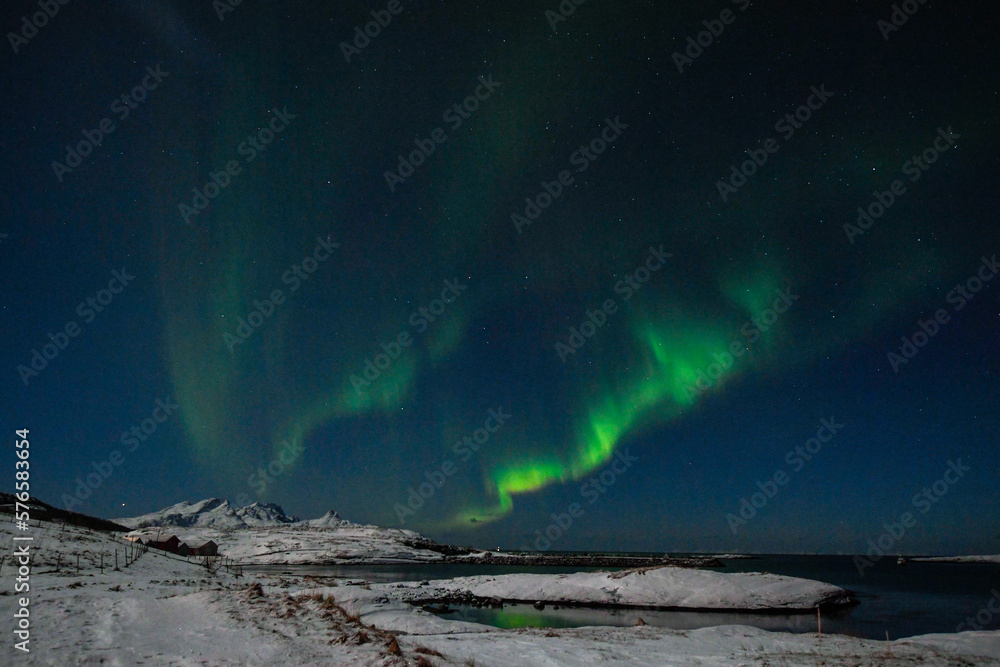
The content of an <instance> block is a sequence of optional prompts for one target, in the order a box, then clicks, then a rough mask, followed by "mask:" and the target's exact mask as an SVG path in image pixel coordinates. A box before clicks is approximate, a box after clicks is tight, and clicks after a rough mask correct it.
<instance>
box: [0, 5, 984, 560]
mask: <svg viewBox="0 0 1000 667" xmlns="http://www.w3.org/2000/svg"><path fill="white" fill-rule="evenodd" d="M578 1H579V0H578ZM43 4H44V3H43ZM51 4H52V5H53V6H56V7H58V12H57V13H56V14H55V15H54V16H52V17H51V18H49V17H45V16H44V15H41V14H39V15H37V16H35V15H36V14H37V13H38V12H40V11H42V10H40V9H39V7H38V5H37V4H36V3H35V2H24V1H20V0H19V1H16V2H8V3H5V5H4V9H3V22H2V26H3V30H4V32H5V34H6V40H5V41H6V42H7V44H5V45H4V47H3V48H4V49H5V51H4V53H3V56H2V65H0V66H2V70H0V72H2V73H0V77H2V78H0V82H2V83H0V85H2V90H3V92H4V99H5V102H6V103H5V104H4V105H3V112H2V113H3V116H4V118H3V123H2V125H0V161H2V163H3V174H4V179H3V186H2V190H0V203H2V208H0V215H2V221H0V233H2V236H0V266H2V271H0V280H2V306H0V307H2V322H3V333H4V335H3V341H4V342H3V345H2V348H0V350H2V352H0V354H2V363H0V369H2V370H3V381H2V385H0V386H2V388H0V404H2V406H3V410H2V417H0V421H2V424H3V429H4V432H5V433H6V434H8V435H9V436H10V437H9V438H8V439H13V432H14V430H15V429H21V428H28V429H30V434H31V447H32V450H31V451H32V458H31V475H32V476H31V484H32V486H31V491H32V493H33V494H35V495H37V496H38V497H39V498H41V499H43V500H46V501H48V502H50V503H53V504H56V505H59V506H61V507H68V508H70V509H74V510H76V511H80V512H85V513H88V514H94V515H99V516H105V517H115V516H134V515H137V514H141V513H145V512H149V511H153V510H157V509H160V508H162V507H164V506H167V505H170V504H173V503H176V502H180V501H182V500H191V501H195V500H199V499H202V498H206V497H212V496H215V497H225V498H228V499H229V500H230V501H231V502H233V503H236V504H249V503H251V502H255V501H262V502H265V501H266V502H276V503H279V504H280V505H282V506H283V507H284V508H285V510H286V511H288V512H289V513H294V514H296V515H298V516H300V517H305V518H311V517H314V516H319V515H321V514H322V513H323V512H325V511H327V510H328V509H331V508H333V509H336V510H337V511H339V512H340V514H341V516H343V517H345V518H349V519H351V520H354V521H358V522H367V523H376V524H380V525H386V526H402V527H405V528H412V529H415V530H418V531H420V532H422V533H424V534H426V535H428V536H430V537H433V538H435V539H438V540H442V541H450V542H455V543H460V544H472V545H476V546H480V547H484V548H493V547H495V546H503V547H506V548H538V549H554V550H563V549H567V550H570V549H600V550H635V551H682V552H683V551H699V550H719V551H730V550H733V551H754V552H804V553H860V552H864V551H866V550H868V549H869V548H870V545H869V540H872V541H873V542H877V541H878V540H879V538H880V537H883V541H884V542H885V541H887V540H886V539H885V538H884V534H886V533H887V532H893V531H895V532H896V537H894V538H893V544H892V546H891V548H889V549H887V551H889V552H891V553H893V554H895V553H898V552H902V553H977V552H979V553H982V552H989V553H997V552H1000V502H998V500H1000V483H998V482H1000V452H998V447H997V444H998V428H1000V418H998V409H997V405H998V401H1000V391H998V380H1000V375H998V374H1000V357H998V354H997V345H998V342H1000V299H998V295H1000V293H998V290H1000V284H998V283H1000V279H997V280H991V278H992V277H993V276H994V275H995V273H996V272H998V271H1000V267H998V266H997V264H996V257H997V254H1000V232H998V227H997V223H998V219H997V213H998V211H1000V194H998V187H997V183H998V177H1000V158H998V155H1000V153H998V149H1000V122H998V121H1000V115H998V111H1000V109H998V107H1000V81H998V78H997V57H996V49H997V38H996V34H997V23H996V21H995V19H994V18H993V14H994V11H995V8H994V7H993V6H992V5H991V4H990V3H975V4H967V3H958V4H953V3H925V4H919V3H918V2H916V0H910V2H907V3H902V4H901V5H897V7H900V8H899V9H898V10H896V13H895V19H896V22H897V23H899V24H900V25H899V26H896V25H894V24H893V23H892V20H893V15H894V8H893V5H892V3H890V2H888V1H886V2H872V3H857V2H844V3H820V4H819V5H816V6H813V5H809V6H806V5H803V4H802V3H792V2H787V1H771V2H752V3H751V2H748V1H747V0H733V1H730V0H716V1H715V2H710V3H658V2H606V1H601V0H590V1H588V2H584V3H582V4H579V5H578V6H577V5H576V4H574V3H573V2H571V1H570V0H565V1H564V2H562V5H561V7H562V12H563V13H564V14H565V15H563V14H560V13H559V12H560V4H559V3H558V2H557V0H548V1H546V2H538V1H520V2H517V1H515V2H496V3H489V4H480V3H469V2H451V3H443V2H418V1H410V0H393V1H392V2H371V3H359V2H350V3H339V2H338V3H308V2H282V3H275V2H267V3H265V2H259V1H256V0H244V1H243V2H242V3H240V4H238V5H237V6H235V7H230V6H229V4H228V3H224V2H221V1H217V2H215V3H214V4H213V3H212V2H210V1H209V0H202V1H200V2H185V3H182V2H168V1H167V0H149V1H138V0H137V1H126V0H121V2H99V3H96V2H95V3H84V2H81V1H78V2H70V3H69V4H66V5H58V4H57V3H55V2H54V1H53V2H52V3H51ZM317 4H329V7H328V8H319V7H316V6H315V5H317ZM902 5H905V9H907V10H909V12H910V13H911V14H912V15H907V14H906V13H905V12H904V9H903V8H902ZM25 16H27V17H28V19H24V18H23V17H25ZM33 16H34V18H32V17H33ZM903 18H905V19H906V21H905V23H904V22H903V20H902V19H903ZM26 21H27V23H26ZM32 21H35V22H37V23H38V24H42V25H41V27H38V28H36V27H35V25H33V24H32V23H31V22H32ZM379 21H381V23H382V24H384V25H380V24H379ZM366 30H367V31H368V35H366V34H365V31H366ZM713 33H717V34H713ZM369 35H374V36H369ZM689 38H690V41H689ZM699 42H700V44H699ZM859 208H860V211H859ZM13 451H14V450H13V447H10V448H8V451H7V453H5V454H4V455H3V457H2V458H0V464H2V465H3V466H4V467H3V470H7V471H9V474H8V473H4V472H2V470H0V476H2V478H3V479H4V480H5V481H4V482H3V487H4V488H5V489H6V488H7V487H11V490H12V489H13V485H14V481H13V479H14V458H13ZM907 512H909V513H910V514H909V516H910V517H911V518H912V519H913V520H912V521H908V520H907V521H904V519H903V517H904V515H905V514H906V513H907ZM904 523H905V524H909V525H904ZM893 524H898V526H895V527H894V525H893ZM900 526H901V527H902V534H900V533H899V530H900V528H899V527H900ZM546 532H547V533H548V537H545V534H546Z"/></svg>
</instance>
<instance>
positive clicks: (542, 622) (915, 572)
mask: <svg viewBox="0 0 1000 667" xmlns="http://www.w3.org/2000/svg"><path fill="white" fill-rule="evenodd" d="M623 555H625V554H623ZM632 555H643V556H645V555H650V554H632ZM654 555H656V554H654ZM658 555H662V554H658ZM725 564H726V567H724V568H722V569H720V570H717V571H719V572H772V573H774V574H783V575H788V576H793V577H804V578H806V579H814V580H817V581H825V582H827V583H831V584H835V585H837V586H841V587H843V588H847V589H850V590H852V591H854V592H855V593H856V595H857V597H858V599H859V600H860V602H861V603H860V604H859V605H857V606H856V607H854V608H852V609H850V610H847V611H845V612H842V613H839V614H835V615H834V614H827V615H824V617H823V619H822V623H823V632H824V633H839V634H848V635H853V636H856V637H864V638H868V639H882V640H884V639H885V638H886V633H888V634H889V638H890V639H898V638H900V637H909V636H912V635H920V634H927V633H935V632H955V630H956V628H957V627H958V625H959V624H960V623H962V622H963V621H965V620H966V619H967V618H969V617H972V618H973V619H974V618H975V617H976V615H977V613H978V614H980V621H979V623H980V624H981V625H982V627H983V628H984V629H989V630H996V629H1000V614H993V613H990V612H989V610H988V608H987V604H988V603H989V602H990V600H991V598H993V597H994V595H996V591H1000V565H998V564H980V563H914V562H910V563H908V564H906V565H904V566H899V565H897V564H896V559H895V558H888V557H887V558H883V559H882V560H881V561H879V562H878V563H876V564H875V565H874V566H873V567H871V568H868V569H866V570H865V573H864V576H860V575H859V574H858V571H857V569H856V568H855V566H854V563H853V561H852V559H851V557H850V556H787V555H768V556H760V557H759V558H757V559H754V560H726V561H725ZM260 569H264V568H260ZM598 569H609V568H577V567H569V568H567V567H526V566H498V565H434V564H428V565H409V564H408V565H350V566H332V567H312V566H300V567H287V566H283V567H276V568H266V570H267V571H288V572H293V573H294V574H297V575H305V574H322V575H327V576H339V577H344V578H347V579H353V580H366V581H371V582H394V581H419V580H423V579H447V578H450V577H464V576H473V575H486V574H491V575H495V574H508V573H514V572H547V573H560V572H579V571H581V570H598ZM997 605H998V603H997V602H994V603H993V606H994V608H997ZM639 617H642V619H643V621H644V622H646V623H647V624H650V625H658V626H663V627H670V628H675V629H692V628H699V627H706V626H713V625H726V624H731V623H738V624H742V625H753V626H756V627H761V628H765V629H768V630H783V631H788V632H815V631H816V617H815V616H814V615H811V614H805V615H799V614H795V615H758V614H724V613H688V612H646V611H634V610H628V611H625V610H620V611H605V610H594V609H559V610H553V609H552V608H551V607H547V608H546V609H544V610H542V611H538V610H536V609H534V608H532V607H531V606H529V605H507V606H505V607H504V609H477V608H475V607H462V608H459V609H458V610H457V611H456V612H455V613H452V614H448V615H447V618H454V619H457V620H469V621H475V622H479V623H487V624H489V625H495V626H499V627H526V626H537V627H579V626H584V625H635V623H636V621H637V620H638V618H639ZM983 619H988V622H987V623H985V624H983V623H982V621H983Z"/></svg>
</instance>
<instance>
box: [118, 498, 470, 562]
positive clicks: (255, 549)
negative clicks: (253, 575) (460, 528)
mask: <svg viewBox="0 0 1000 667" xmlns="http://www.w3.org/2000/svg"><path fill="white" fill-rule="evenodd" d="M117 523H119V524H121V525H123V526H127V527H129V528H132V529H133V530H132V532H130V533H129V534H128V536H129V537H151V538H154V539H161V538H165V537H166V536H167V535H170V534H174V535H177V537H178V538H180V540H181V541H182V542H186V543H188V544H195V545H197V544H203V543H205V542H207V541H209V540H212V541H214V542H215V543H216V544H218V545H219V552H220V553H222V554H224V555H226V556H229V557H230V558H233V559H235V560H237V561H238V562H241V563H248V564H249V563H253V564H266V563H287V564H291V563H338V562H340V563H343V562H351V561H358V560H367V561H381V562H389V561H396V562H398V561H438V560H442V559H443V558H444V554H445V553H465V552H466V551H471V550H463V549H461V548H457V549H458V550H457V551H456V548H455V547H445V546H442V545H439V544H437V543H435V542H433V541H432V540H429V539H427V538H426V537H423V536H422V535H420V534H419V533H415V532H413V531H412V530H403V529H399V528H380V527H379V526H363V525H360V524H356V523H353V522H351V521H347V520H346V519H342V518H340V515H339V514H337V513H336V512H334V511H333V510H330V511H329V512H327V513H326V514H324V515H323V516H321V517H319V518H318V519H311V520H308V521H302V520H299V519H298V518H296V517H293V516H289V515H287V514H285V511H284V510H283V509H282V508H281V507H279V506H278V505H275V504H274V503H254V504H252V505H247V506H246V507H236V508H234V507H232V506H231V505H230V504H229V501H228V500H222V499H220V498H208V499H206V500H201V501H199V502H196V503H189V502H186V501H185V502H181V503H177V504H176V505H171V506H170V507H167V508H164V509H162V510H160V511H158V512H151V513H149V514H144V515H142V516H137V517H131V518H126V519H118V520H117Z"/></svg>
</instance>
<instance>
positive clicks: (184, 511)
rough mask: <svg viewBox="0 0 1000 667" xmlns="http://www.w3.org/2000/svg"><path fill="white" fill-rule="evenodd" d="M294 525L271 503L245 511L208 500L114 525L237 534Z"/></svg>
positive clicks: (291, 517)
mask: <svg viewBox="0 0 1000 667" xmlns="http://www.w3.org/2000/svg"><path fill="white" fill-rule="evenodd" d="M297 521H298V519H297V518H296V517H293V516H288V515H287V514H285V511H284V510H283V509H281V507H279V506H278V505H275V504H274V503H254V504H252V505H247V506H246V507H237V508H233V507H232V506H231V505H230V504H229V501H228V500H222V499H219V498H208V499H206V500H202V501H199V502H197V503H189V502H187V501H184V502H181V503H177V504H176V505H171V506H170V507H167V508H165V509H162V510H160V511H158V512H151V513H149V514H143V515H142V516H137V517H131V518H126V519H120V520H119V521H118V522H117V523H120V524H121V525H123V526H128V527H129V528H151V527H160V526H171V527H178V528H195V527H197V528H216V529H218V530H236V529H239V528H260V527H262V526H281V525H285V524H290V523H295V522H297Z"/></svg>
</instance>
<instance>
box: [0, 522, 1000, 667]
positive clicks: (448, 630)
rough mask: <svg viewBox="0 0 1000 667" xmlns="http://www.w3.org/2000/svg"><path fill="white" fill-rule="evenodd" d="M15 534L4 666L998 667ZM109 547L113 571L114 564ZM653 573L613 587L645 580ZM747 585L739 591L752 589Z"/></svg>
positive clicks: (964, 639)
mask: <svg viewBox="0 0 1000 667" xmlns="http://www.w3.org/2000/svg"><path fill="white" fill-rule="evenodd" d="M18 534H19V535H22V536H23V535H32V536H33V537H34V538H35V539H34V540H33V542H32V543H31V550H32V552H33V554H34V556H35V557H34V559H33V562H32V572H31V582H30V583H31V590H30V592H29V593H28V595H29V596H30V599H31V602H30V607H29V609H30V619H31V633H32V634H31V643H30V645H29V646H30V649H31V652H30V653H27V654H22V653H20V652H19V651H16V650H15V649H14V648H13V639H12V630H13V627H14V622H13V613H14V611H15V609H16V608H17V606H18V602H17V597H19V596H21V595H24V594H23V593H20V594H17V595H15V594H14V593H13V570H12V566H11V561H12V559H11V553H12V551H13V547H12V546H11V545H13V540H12V537H13V526H12V525H11V524H10V523H9V522H8V521H7V520H6V519H5V518H0V543H2V544H3V545H4V547H3V548H4V554H5V555H6V558H5V564H4V566H3V569H2V570H0V579H2V580H3V582H4V583H3V589H2V590H0V618H4V619H7V620H6V621H5V623H6V624H7V629H6V630H4V632H3V636H4V637H5V640H4V641H5V642H6V646H5V647H4V648H3V656H4V658H3V660H2V661H0V664H20V663H24V664H32V665H34V664H38V665H60V666H63V665H88V664H109V665H137V664H147V665H195V664H197V665H274V664H288V665H352V666H359V665H362V666H363V665H376V666H389V665H412V666H416V667H428V666H429V665H434V666H437V667H444V666H446V665H448V666H451V665H464V666H469V665H477V666H479V667H487V666H494V665H495V666H500V665H503V666H504V667H511V666H519V665H525V666H531V667H536V666H544V665H569V666H573V665H581V666H582V665H587V666H588V667H589V666H590V665H594V664H628V665H789V666H792V665H841V664H856V665H973V664H975V665H1000V632H965V633H961V634H957V635H929V636H924V637H913V638H909V639H903V640H897V641H893V642H872V641H864V640H858V639H854V638H851V637H844V636H823V637H822V638H821V639H820V638H817V637H816V636H814V635H805V634H787V633H772V632H767V631H763V630H758V629H755V628H750V627H746V626H721V627H715V628H706V629H701V630H690V631H677V630H668V629H663V628H655V627H651V626H644V627H636V628H607V627H593V628H577V629H571V630H564V629H560V630H545V629H540V630H499V629H496V628H492V627H487V626H482V625H477V624H472V623H461V622H456V621H449V620H446V619H443V618H440V617H437V616H434V615H433V614H428V613H426V612H424V611H421V610H420V609H417V608H414V607H412V606H411V605H409V604H406V603H405V602H402V601H400V600H399V599H394V598H395V596H393V595H390V594H389V593H390V592H391V591H389V590H388V589H387V587H388V586H389V585H382V586H380V585H367V584H363V583H353V584H350V585H345V584H344V583H341V584H340V585H329V586H328V585H326V584H329V583H332V582H331V581H330V580H324V581H323V582H322V584H323V585H320V584H321V582H320V581H319V580H315V579H309V578H298V577H296V578H292V577H284V578H283V577H276V576H263V575H259V576H247V577H239V578H237V577H235V576H233V575H232V574H228V573H226V572H225V571H218V572H215V573H212V572H209V571H208V570H207V569H206V568H205V567H203V566H202V565H201V564H199V563H198V562H196V561H195V560H192V561H191V562H188V561H186V560H184V559H180V558H176V557H172V556H170V555H167V554H163V553H159V552H157V551H156V550H150V551H148V552H147V553H145V554H143V555H142V556H140V557H139V558H138V560H136V561H134V562H132V563H130V564H129V566H128V567H124V552H125V550H126V549H127V548H128V545H126V544H124V543H123V542H122V541H120V540H116V539H114V538H113V537H111V536H109V535H107V534H104V533H97V532H93V531H90V530H88V529H83V528H77V527H73V526H62V525H60V524H50V523H47V522H43V523H42V524H41V525H40V526H35V525H32V526H31V528H30V530H29V531H26V532H19V533H18ZM115 550H118V555H119V565H120V569H119V571H114V569H113V568H114V565H113V559H114V551H115ZM102 553H103V554H105V556H104V562H105V565H106V567H105V569H104V572H103V573H101V572H100V570H99V565H100V555H101V554H102ZM77 555H79V556H80V560H79V563H80V565H79V569H78V568H77V560H76V557H77ZM57 564H58V565H59V569H58V571H56V565H57ZM655 572H659V570H655V571H649V572H647V573H646V574H645V575H628V576H626V577H624V578H622V579H618V580H616V581H618V582H622V581H628V580H629V579H630V578H631V577H632V576H634V577H635V578H636V581H638V580H639V579H643V580H651V579H650V577H651V575H654V573H655ZM678 572H685V571H684V570H679V571H678ZM686 572H691V571H686ZM709 574H717V573H709ZM718 576H725V575H718ZM476 579H478V578H476ZM494 579H496V578H494ZM752 581H753V580H747V581H745V582H744V583H743V584H742V585H741V586H740V587H739V588H740V590H742V591H743V593H744V594H749V592H750V589H751V588H752V586H750V582H752ZM760 581H761V583H762V584H764V586H763V588H762V590H765V591H768V592H767V593H766V595H767V596H771V597H769V599H771V600H772V601H774V602H778V601H780V600H779V597H780V595H781V592H782V587H781V586H777V587H774V586H770V587H769V585H768V582H767V580H760ZM691 583H692V582H691V581H688V582H687V584H688V585H690V584H691ZM439 584H441V582H435V585H439ZM445 585H446V586H447V584H445ZM484 585H485V584H484ZM824 586H825V585H824ZM409 588H411V585H410V584H404V585H403V587H401V588H398V589H397V590H398V591H400V593H401V594H402V593H405V592H406V591H407V590H408V589H409ZM627 588H630V587H627ZM793 588H794V590H795V591H799V592H801V591H804V590H810V589H808V588H802V587H799V586H798V585H796V586H795V587H793ZM785 592H788V593H791V592H792V589H785ZM791 597H792V598H793V599H794V596H791ZM692 599H693V598H692ZM7 656H14V657H11V658H8V657H7Z"/></svg>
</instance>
